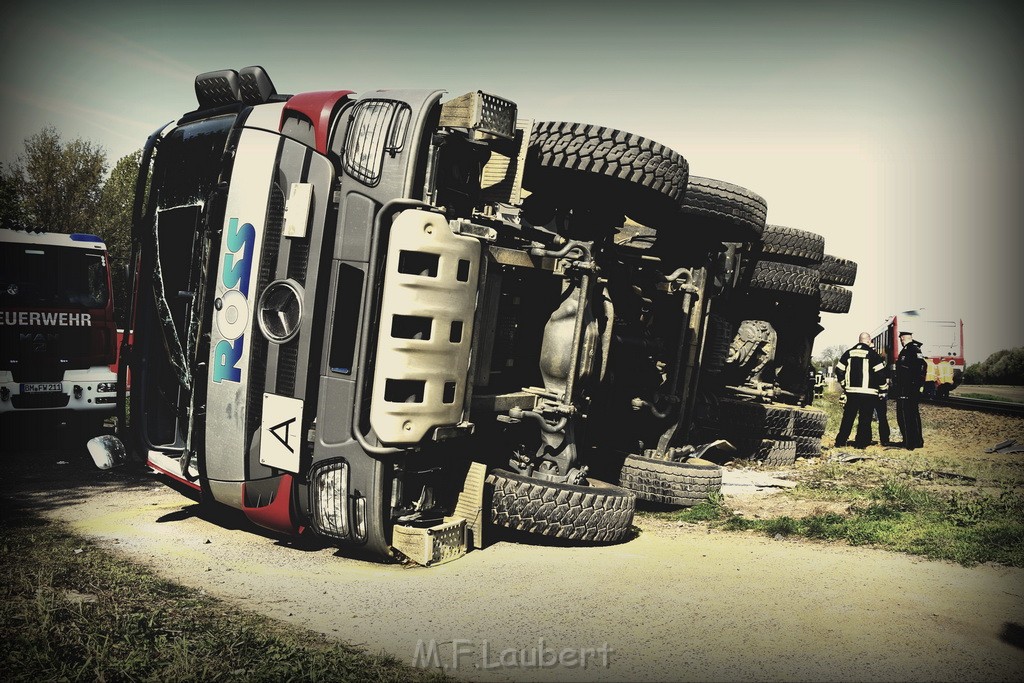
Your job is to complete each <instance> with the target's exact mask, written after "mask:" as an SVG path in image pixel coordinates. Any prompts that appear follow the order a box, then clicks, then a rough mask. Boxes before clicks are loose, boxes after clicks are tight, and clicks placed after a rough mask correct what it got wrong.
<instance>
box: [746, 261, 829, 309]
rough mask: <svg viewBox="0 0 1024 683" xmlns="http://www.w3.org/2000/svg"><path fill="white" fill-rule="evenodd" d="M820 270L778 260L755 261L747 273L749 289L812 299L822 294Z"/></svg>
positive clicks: (782, 295) (815, 299)
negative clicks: (820, 290)
mask: <svg viewBox="0 0 1024 683" xmlns="http://www.w3.org/2000/svg"><path fill="white" fill-rule="evenodd" d="M820 277H821V276H820V275H819V273H818V271H816V270H814V269H813V268H807V267H805V266H797V265H793V264H790V263H779V262H777V261H761V260H758V261H755V262H754V264H753V266H751V267H750V268H749V270H748V273H747V278H746V287H747V289H749V290H759V291H764V292H770V293H771V294H773V295H774V296H776V297H780V296H781V297H783V298H790V297H792V298H804V299H812V300H814V302H815V304H816V303H817V299H818V297H819V296H820V292H819V290H818V284H819V280H820Z"/></svg>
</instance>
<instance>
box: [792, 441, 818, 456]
mask: <svg viewBox="0 0 1024 683" xmlns="http://www.w3.org/2000/svg"><path fill="white" fill-rule="evenodd" d="M793 438H794V439H795V440H796V457H798V458H818V457H820V456H821V437H820V436H796V437H793Z"/></svg>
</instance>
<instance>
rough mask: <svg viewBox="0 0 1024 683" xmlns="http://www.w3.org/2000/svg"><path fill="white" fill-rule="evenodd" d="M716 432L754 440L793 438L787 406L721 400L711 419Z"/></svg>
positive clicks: (789, 411) (791, 417)
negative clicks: (713, 420)
mask: <svg viewBox="0 0 1024 683" xmlns="http://www.w3.org/2000/svg"><path fill="white" fill-rule="evenodd" d="M715 423H716V426H717V429H718V431H719V432H720V433H721V434H723V435H725V438H728V437H729V436H730V435H731V436H742V437H747V438H754V439H763V438H783V437H792V436H793V410H792V408H790V407H789V406H781V405H771V404H766V403H754V402H753V401H738V400H735V399H728V398H727V399H722V400H721V401H719V402H718V413H717V417H716V419H715Z"/></svg>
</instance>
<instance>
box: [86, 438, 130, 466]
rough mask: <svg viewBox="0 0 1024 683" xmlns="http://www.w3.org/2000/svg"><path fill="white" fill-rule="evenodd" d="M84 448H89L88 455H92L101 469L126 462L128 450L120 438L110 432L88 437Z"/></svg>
mask: <svg viewBox="0 0 1024 683" xmlns="http://www.w3.org/2000/svg"><path fill="white" fill-rule="evenodd" d="M86 448H88V449H89V455H91V456H92V461H93V462H94V463H96V467H98V468H100V469H101V470H109V469H112V468H114V467H117V466H118V465H123V464H125V463H126V462H128V451H127V450H126V449H125V447H124V444H123V443H122V442H121V439H119V438H117V437H116V436H113V435H111V434H104V435H103V436H96V437H93V438H91V439H89V442H88V443H87V444H86Z"/></svg>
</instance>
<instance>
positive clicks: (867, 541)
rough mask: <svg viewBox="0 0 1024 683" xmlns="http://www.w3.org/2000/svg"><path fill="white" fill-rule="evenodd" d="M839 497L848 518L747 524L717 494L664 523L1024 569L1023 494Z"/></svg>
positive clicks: (896, 487)
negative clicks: (701, 525)
mask: <svg viewBox="0 0 1024 683" xmlns="http://www.w3.org/2000/svg"><path fill="white" fill-rule="evenodd" d="M839 497H840V496H837V498H839ZM841 498H842V499H851V498H852V499H853V500H854V502H853V503H851V504H850V506H849V508H848V509H847V512H846V514H838V513H834V512H823V513H818V514H812V515H809V516H807V517H801V518H793V517H776V518H772V519H747V518H745V517H743V516H740V515H737V514H735V513H734V512H733V511H732V510H731V509H729V508H728V506H726V505H725V503H724V500H723V498H722V496H720V495H716V496H712V497H709V499H708V501H707V502H704V503H701V504H700V505H697V506H695V507H693V508H690V509H688V510H684V511H682V512H678V513H669V514H667V515H666V516H667V517H668V518H670V519H674V520H678V521H683V522H691V523H700V522H703V523H707V524H710V525H711V526H714V527H716V528H720V529H724V530H728V531H754V532H759V533H764V534H767V535H769V536H775V535H777V534H781V535H782V536H794V537H803V538H811V539H818V540H823V541H844V542H847V543H849V544H851V545H869V546H875V547H880V548H885V549H888V550H894V551H899V552H906V553H910V554H914V555H923V556H925V557H929V558H931V559H939V560H951V561H953V562H958V563H960V564H962V565H964V566H972V565H976V564H979V563H982V562H998V563H1001V564H1005V565H1009V566H1013V567H1024V497H1022V496H1021V495H1020V493H1018V492H1012V491H1004V492H1003V493H1002V494H1000V495H988V494H982V493H977V492H973V491H972V492H968V493H963V492H954V493H945V494H943V493H936V492H934V491H929V490H926V489H924V488H922V487H920V486H917V485H914V484H912V483H906V482H901V481H899V480H897V479H895V478H893V479H889V480H887V481H885V482H883V483H882V485H881V486H879V487H877V488H873V489H855V488H852V487H851V488H850V489H847V490H845V491H843V492H842V494H841Z"/></svg>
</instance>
